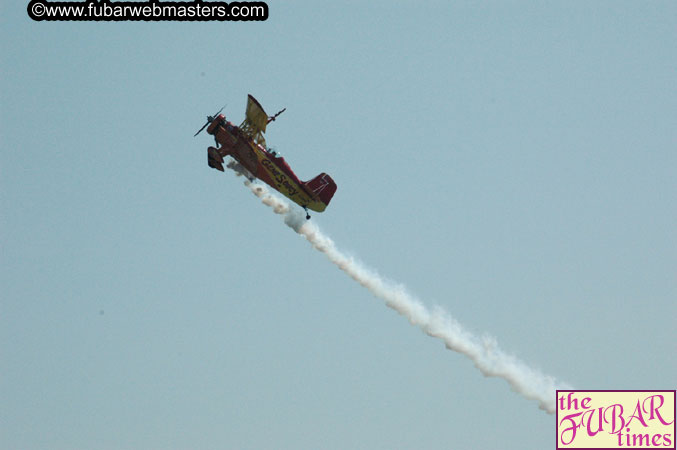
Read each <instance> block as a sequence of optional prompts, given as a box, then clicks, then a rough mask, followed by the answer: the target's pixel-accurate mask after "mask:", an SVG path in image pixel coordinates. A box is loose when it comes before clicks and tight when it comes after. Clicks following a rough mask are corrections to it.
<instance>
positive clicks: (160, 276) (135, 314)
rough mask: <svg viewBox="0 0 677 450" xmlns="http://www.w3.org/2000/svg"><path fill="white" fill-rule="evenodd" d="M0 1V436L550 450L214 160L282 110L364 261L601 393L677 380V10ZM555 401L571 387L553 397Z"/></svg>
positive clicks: (540, 417)
mask: <svg viewBox="0 0 677 450" xmlns="http://www.w3.org/2000/svg"><path fill="white" fill-rule="evenodd" d="M8 3H10V2H5V4H3V5H2V7H0V16H1V17H0V21H1V23H0V35H1V39H2V63H1V67H2V75H1V77H0V80H1V81H0V83H1V86H2V91H1V98H2V109H1V113H2V120H1V125H0V127H1V130H0V131H1V136H2V137H1V141H0V142H1V159H0V171H1V172H0V173H1V176H0V183H1V184H0V187H1V192H2V195H1V196H0V208H1V210H0V211H1V214H0V245H1V255H2V256H1V258H2V259H1V260H0V263H1V267H2V270H1V271H0V286H1V289H2V295H1V297H2V298H1V300H0V308H1V309H0V342H1V344H0V345H1V348H0V352H1V353H0V358H1V359H0V364H1V375H0V383H1V384H0V398H1V399H2V401H0V405H1V406H0V424H1V425H0V447H2V448H7V449H47V448H49V449H139V448H144V449H189V448H204V449H223V448H238V449H260V448H281V449H314V448H331V449H345V448H365V449H367V448H368V449H375V448H381V449H390V448H425V449H471V448H505V449H525V448H527V449H543V448H553V447H554V434H555V433H554V427H555V424H554V416H549V415H547V414H545V413H543V412H542V411H540V410H538V409H537V407H536V404H535V403H534V402H530V401H527V400H525V399H523V398H522V397H520V396H518V395H517V394H515V393H514V392H511V391H510V389H509V387H508V385H507V383H505V382H504V381H503V380H497V379H487V378H484V377H483V376H482V375H481V374H480V373H479V372H478V371H477V370H476V369H475V368H474V367H473V366H472V364H471V363H470V361H468V360H467V359H466V358H465V357H463V356H461V355H458V354H456V353H453V352H450V351H447V350H445V349H444V346H443V345H442V344H441V343H440V342H439V341H436V340H434V339H431V338H430V337H428V336H426V335H425V334H423V333H421V332H420V331H419V330H418V329H416V328H414V327H412V326H410V325H409V324H408V323H407V321H406V320H404V319H403V318H402V317H400V316H398V315H397V314H395V313H394V312H393V311H391V310H390V309H388V308H386V307H385V306H384V305H383V303H382V302H381V301H380V300H378V299H375V298H374V297H372V296H371V295H370V294H369V293H368V292H367V291H366V290H364V289H363V288H361V287H359V286H358V285H357V284H355V283H354V282H353V281H352V280H350V279H349V278H348V277H346V276H345V275H344V274H343V273H342V272H340V271H339V270H337V269H336V268H335V267H334V266H332V265H331V264H330V263H329V262H328V261H327V260H326V259H325V258H324V257H323V256H322V255H320V254H319V253H317V252H315V251H313V250H312V248H311V247H310V246H309V245H308V244H307V242H305V241H304V240H303V239H302V238H300V237H299V236H298V235H296V234H294V233H293V232H291V231H290V230H289V229H288V228H287V227H285V226H284V225H283V224H282V222H281V221H280V219H279V218H278V217H276V216H274V215H273V214H271V212H270V211H269V210H268V209H267V208H266V207H264V206H263V205H261V204H260V203H259V201H258V200H257V199H256V198H255V197H253V196H252V195H251V193H250V192H249V191H248V190H247V189H246V188H244V187H243V186H242V184H241V181H240V180H238V179H236V178H235V177H233V176H232V175H231V174H229V173H226V174H221V173H219V172H217V171H214V170H211V169H209V168H208V167H207V164H206V147H207V146H208V145H209V144H210V143H211V140H210V138H209V136H207V135H201V136H199V137H197V138H193V133H194V132H195V131H197V129H198V128H199V127H200V126H201V125H202V124H203V123H204V119H205V116H206V115H207V114H210V113H212V112H214V111H215V110H217V109H218V108H220V107H221V106H222V105H223V104H224V103H226V104H227V107H226V109H225V110H224V112H225V113H226V115H227V117H228V118H229V119H230V118H232V119H233V121H234V122H239V121H240V120H241V119H242V117H243V114H244V107H245V102H246V95H247V94H248V93H251V94H253V95H254V96H256V97H257V98H258V100H259V101H260V102H261V103H262V105H263V106H264V107H265V108H266V109H267V111H268V112H269V113H274V112H275V111H278V110H279V109H282V108H283V107H286V108H287V111H286V112H285V114H283V115H282V116H281V117H280V118H279V120H277V121H276V122H275V123H273V124H271V126H270V128H269V130H268V133H267V140H268V143H269V144H270V145H272V146H274V147H276V148H277V149H278V150H280V151H281V152H282V153H283V154H284V155H285V157H286V159H287V160H288V162H289V163H290V164H291V166H292V168H293V169H294V170H295V171H296V173H297V174H298V175H299V177H300V178H302V179H308V178H311V177H312V176H314V175H316V174H317V173H319V172H321V171H326V172H328V173H330V174H331V175H332V177H333V178H334V179H335V180H336V182H337V184H338V191H337V193H336V196H335V197H334V199H333V201H332V204H331V205H330V207H329V208H328V209H327V211H326V212H325V213H323V214H315V215H314V217H313V219H312V220H314V221H316V222H317V223H318V224H319V225H320V226H321V228H322V229H323V230H324V231H325V232H326V233H327V234H329V235H330V236H332V238H334V240H335V241H336V242H337V244H338V246H339V247H340V248H341V249H343V250H345V251H347V252H349V253H352V254H354V255H355V256H356V257H358V258H359V259H360V260H362V261H363V262H364V263H365V264H366V265H368V266H370V267H372V268H374V269H375V270H376V271H378V272H379V273H380V274H382V275H383V276H385V277H388V278H389V279H391V280H395V281H397V282H401V283H404V284H405V285H406V286H407V287H408V289H409V290H410V291H411V292H413V293H415V294H416V295H417V296H418V297H419V298H421V299H422V300H423V301H424V302H425V303H426V304H428V305H430V306H433V305H439V306H442V307H443V308H445V309H446V310H447V311H449V312H450V313H451V314H452V315H454V317H455V318H456V319H458V320H459V321H460V322H461V323H463V324H464V325H465V326H467V327H468V328H469V329H470V330H472V331H473V332H476V333H478V334H482V333H488V334H490V335H492V336H495V337H496V338H497V340H498V342H499V344H500V345H501V347H502V348H503V349H505V350H506V351H508V352H511V353H514V354H515V355H516V356H518V357H520V358H521V359H523V360H524V361H526V362H528V363H529V364H531V365H533V366H534V367H538V368H540V369H542V370H543V371H544V372H546V373H548V374H551V375H554V376H556V377H558V378H560V379H562V380H564V381H567V382H569V383H571V384H572V385H574V386H576V387H579V388H585V389H653V388H656V389H674V388H675V381H676V380H677V363H676V361H675V357H674V355H675V354H676V353H677V348H676V344H675V342H677V333H676V332H675V331H674V328H675V327H674V323H675V317H677V307H676V303H675V299H676V297H677V296H676V294H677V283H676V274H677V243H676V240H675V231H674V230H675V224H676V223H677V205H676V202H675V200H676V194H677V182H676V181H675V174H676V173H677V164H676V163H677V157H676V149H677V83H676V80H677V77H676V74H677V28H676V24H677V4H675V3H674V2H668V1H654V2H624V1H620V2H618V1H608V2H592V3H586V2H547V3H542V2H538V3H536V2H520V1H511V2H504V1H500V2H498V1H497V2H481V3H478V2H455V1H451V2H450V1H440V2H421V3H416V2H413V1H412V2H357V1H355V2H277V1H275V2H272V1H271V2H268V4H269V6H270V17H269V19H268V21H266V22H262V23H252V22H247V23H235V22H232V23H228V22H225V23H216V22H214V23H178V22H177V23H143V22H140V23H67V22H62V23H58V22H55V23H46V22H42V23H38V22H33V21H32V20H30V19H29V18H28V16H27V14H26V4H27V2H21V1H18V2H11V4H8ZM553 395H554V394H553Z"/></svg>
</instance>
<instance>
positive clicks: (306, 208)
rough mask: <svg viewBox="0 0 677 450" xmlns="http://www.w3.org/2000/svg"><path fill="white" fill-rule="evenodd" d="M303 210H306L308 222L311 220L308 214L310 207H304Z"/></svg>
mask: <svg viewBox="0 0 677 450" xmlns="http://www.w3.org/2000/svg"><path fill="white" fill-rule="evenodd" d="M303 209H305V210H306V220H310V214H308V207H307V206H304V207H303Z"/></svg>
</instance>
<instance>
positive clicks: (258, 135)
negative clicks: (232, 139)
mask: <svg viewBox="0 0 677 450" xmlns="http://www.w3.org/2000/svg"><path fill="white" fill-rule="evenodd" d="M266 125H268V114H266V112H265V111H264V110H263V106H261V104H260V103H259V102H258V101H257V100H256V99H255V98H254V97H252V96H251V94H249V95H248V96H247V112H246V116H245V119H244V122H242V125H240V129H242V131H244V132H245V133H246V134H247V135H249V136H251V138H252V139H254V142H256V143H257V144H261V145H263V146H264V147H265V146H266V140H265V139H264V138H263V133H265V132H266Z"/></svg>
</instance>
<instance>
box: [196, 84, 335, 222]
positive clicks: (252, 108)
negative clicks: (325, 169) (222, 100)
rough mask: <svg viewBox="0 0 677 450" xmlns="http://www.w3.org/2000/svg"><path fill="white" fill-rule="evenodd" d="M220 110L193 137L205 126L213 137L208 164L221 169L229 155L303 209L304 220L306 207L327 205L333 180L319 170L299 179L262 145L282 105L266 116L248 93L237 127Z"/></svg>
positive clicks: (282, 159)
mask: <svg viewBox="0 0 677 450" xmlns="http://www.w3.org/2000/svg"><path fill="white" fill-rule="evenodd" d="M222 110H223V108H221V109H220V110H219V112H217V113H216V114H215V115H214V116H208V117H207V123H205V124H204V126H203V127H202V128H200V130H199V131H198V132H197V133H195V136H197V135H198V134H200V132H201V131H202V130H204V129H205V127H207V133H209V134H211V135H212V136H214V140H215V142H216V147H211V146H210V147H209V148H208V149H207V164H208V165H209V167H212V168H214V169H217V170H220V171H221V172H223V163H224V158H225V157H227V156H230V157H232V158H233V159H235V160H236V161H237V162H238V163H240V165H241V166H242V167H244V169H246V171H247V173H246V175H247V176H248V177H249V178H250V180H253V179H254V178H258V179H259V180H261V181H263V182H264V183H266V184H268V185H270V186H271V187H272V188H273V189H275V190H277V191H278V192H280V193H281V194H282V195H284V196H285V197H287V198H289V199H290V200H292V201H293V202H294V203H296V204H298V205H300V206H301V207H302V208H303V209H305V211H306V219H310V215H309V214H308V210H309V209H310V210H312V211H316V212H322V211H324V210H325V209H326V208H327V206H328V205H329V202H330V201H331V198H332V197H333V196H334V193H335V192H336V183H334V180H332V178H331V177H330V176H329V175H327V174H326V173H321V174H319V175H318V176H316V177H315V178H313V179H311V180H309V181H301V180H299V178H298V177H297V176H296V175H295V174H294V172H293V171H292V170H291V168H290V167H289V164H287V162H286V161H285V160H284V158H283V157H282V156H280V155H279V154H278V153H277V152H276V151H274V150H273V149H271V148H268V147H267V146H266V140H265V138H264V137H263V134H264V133H265V132H266V126H267V125H268V124H269V123H270V122H272V121H274V120H275V119H276V118H277V116H279V115H280V114H282V113H283V112H284V111H285V110H286V108H285V109H283V110H281V111H279V112H278V113H277V114H275V115H274V116H268V114H266V112H265V111H264V110H263V107H262V106H261V104H260V103H259V102H258V101H257V100H256V99H255V98H254V97H252V96H251V95H249V96H248V97H247V110H246V114H245V119H244V121H243V122H242V123H241V124H240V125H239V126H236V125H234V124H232V123H231V122H229V121H227V120H226V118H225V116H224V115H223V114H221V111H222Z"/></svg>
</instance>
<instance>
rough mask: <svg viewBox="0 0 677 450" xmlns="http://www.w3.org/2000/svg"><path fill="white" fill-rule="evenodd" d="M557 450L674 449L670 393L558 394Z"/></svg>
mask: <svg viewBox="0 0 677 450" xmlns="http://www.w3.org/2000/svg"><path fill="white" fill-rule="evenodd" d="M556 402H557V404H556V414H555V417H556V420H555V423H556V430H557V445H556V449H557V450H564V449H597V450H605V449H609V450H610V449H614V450H615V449H629V448H643V449H659V448H660V449H665V450H669V449H673V450H675V431H676V428H675V425H676V424H675V391H674V390H672V391H670V390H655V391H649V390H646V391H645V390H642V391H606V390H589V391H574V390H558V391H557V397H556Z"/></svg>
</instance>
